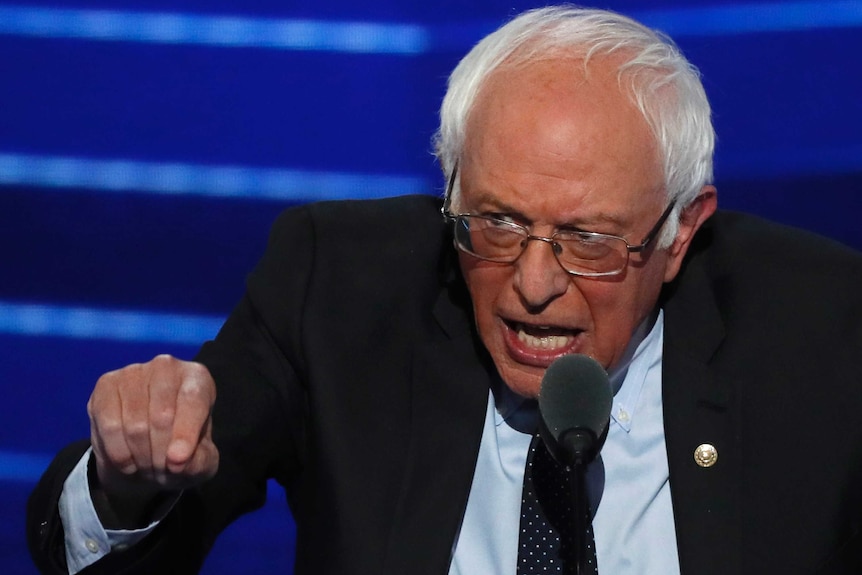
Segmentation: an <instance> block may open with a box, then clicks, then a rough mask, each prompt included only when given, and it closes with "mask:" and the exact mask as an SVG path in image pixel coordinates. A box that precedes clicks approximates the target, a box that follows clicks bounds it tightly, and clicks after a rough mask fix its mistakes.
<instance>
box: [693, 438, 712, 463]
mask: <svg viewBox="0 0 862 575" xmlns="http://www.w3.org/2000/svg"><path fill="white" fill-rule="evenodd" d="M716 461H718V450H717V449H716V448H715V446H714V445H711V444H709V443H701V444H700V445H698V446H697V449H695V450H694V462H695V463H697V464H698V465H700V466H701V467H712V466H713V465H715V462H716Z"/></svg>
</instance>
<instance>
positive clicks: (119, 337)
mask: <svg viewBox="0 0 862 575" xmlns="http://www.w3.org/2000/svg"><path fill="white" fill-rule="evenodd" d="M223 322H224V318H223V317H217V316H211V315H194V314H181V313H165V312H157V311H146V310H125V309H105V308H94V307H84V306H64V305H55V304H37V303H19V302H9V301H0V333H3V334H10V335H21V336H43V337H61V338H73V339H98V340H111V341H125V342H148V343H166V344H182V345H193V346H199V345H201V344H202V343H203V342H205V341H207V340H209V339H212V338H213V337H215V336H216V334H217V333H218V331H219V329H220V328H221V325H222V323H223Z"/></svg>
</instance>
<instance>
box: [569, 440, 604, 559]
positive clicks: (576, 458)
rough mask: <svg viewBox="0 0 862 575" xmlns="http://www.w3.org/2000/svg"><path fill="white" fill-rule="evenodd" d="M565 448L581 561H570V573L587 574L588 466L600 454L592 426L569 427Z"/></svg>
mask: <svg viewBox="0 0 862 575" xmlns="http://www.w3.org/2000/svg"><path fill="white" fill-rule="evenodd" d="M560 443H561V444H562V446H563V451H564V453H565V454H566V455H567V459H568V460H569V461H568V462H567V463H568V465H567V467H568V468H569V470H570V473H569V479H570V485H571V496H572V510H573V512H574V514H575V516H574V518H573V523H574V525H573V527H574V531H575V533H574V543H575V554H576V555H575V556H576V557H577V561H574V562H568V564H567V569H566V571H567V575H585V574H586V573H589V572H590V571H589V570H588V569H587V531H588V530H589V527H590V512H589V505H590V503H589V500H588V499H587V478H586V476H587V465H588V464H589V463H590V462H591V461H592V460H593V459H595V457H596V455H597V454H598V449H597V445H598V440H597V438H596V435H595V433H593V432H592V431H591V430H589V429H584V428H574V429H569V430H566V431H565V432H564V433H563V435H562V436H561V437H560Z"/></svg>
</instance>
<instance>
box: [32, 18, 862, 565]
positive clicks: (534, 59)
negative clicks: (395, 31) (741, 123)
mask: <svg viewBox="0 0 862 575" xmlns="http://www.w3.org/2000/svg"><path fill="white" fill-rule="evenodd" d="M709 115H710V112H709V105H708V103H707V100H706V97H705V95H704V92H703V89H702V87H701V84H700V82H699V80H698V77H697V73H696V71H694V70H693V68H692V67H691V66H690V65H689V64H688V63H687V62H686V60H685V59H684V58H683V57H682V56H681V55H680V54H679V52H678V51H677V50H676V48H675V47H673V45H671V44H670V43H669V42H668V41H666V40H664V39H662V38H661V37H659V36H658V35H656V34H654V33H653V32H651V31H649V30H647V29H645V28H643V27H642V26H640V25H639V24H637V23H635V22H633V21H631V20H628V19H626V18H623V17H621V16H618V15H615V14H612V13H608V12H603V11H593V10H583V9H577V8H571V7H560V8H547V9H542V10H538V11H532V12H528V13H525V14H523V15H521V16H519V17H518V18H516V19H514V20H513V21H512V22H510V23H509V24H507V25H506V26H504V27H503V28H501V29H500V30H498V31H497V32H495V33H493V34H491V35H490V36H488V37H487V38H485V39H484V40H483V41H482V42H481V43H480V44H478V45H477V46H476V47H475V48H474V49H473V50H472V51H471V52H470V53H469V54H468V55H467V56H466V57H465V58H464V59H463V60H462V62H461V63H460V64H459V66H458V67H457V69H456V70H455V71H454V73H453V74H452V77H451V78H450V83H449V90H448V92H447V95H446V98H445V100H444V103H443V107H442V111H441V126H440V130H439V133H438V136H437V142H436V143H437V150H438V155H439V158H440V162H441V165H442V167H443V170H444V172H445V174H446V176H447V180H448V190H447V197H446V201H445V204H444V205H443V206H442V208H443V210H442V211H443V216H442V217H441V215H440V211H441V206H440V204H439V203H438V202H437V201H435V200H434V199H432V198H428V197H411V198H398V199H392V200H384V201H375V202H335V203H327V204H317V205H309V206H305V207H303V208H300V209H297V210H292V211H289V212H286V213H285V214H284V215H283V216H282V217H281V218H280V219H279V221H278V222H277V223H276V224H275V226H274V228H273V231H272V235H271V239H270V245H269V248H268V250H267V252H266V253H265V254H264V256H263V258H262V260H261V262H260V263H259V265H258V266H257V268H256V269H255V271H254V272H253V274H252V275H251V276H250V278H249V281H248V289H247V293H246V295H245V297H244V298H243V299H242V301H241V302H240V303H239V304H238V306H237V307H236V309H235V310H234V312H233V313H232V315H231V316H230V317H229V319H228V320H227V323H226V324H225V326H224V327H223V329H222V330H221V332H220V333H219V335H218V337H217V338H216V339H215V341H212V342H209V343H207V344H205V345H204V346H203V348H202V350H201V352H200V354H199V356H198V357H197V358H196V362H195V363H190V362H182V361H179V360H176V359H173V358H169V357H158V358H156V359H154V360H152V361H150V362H149V363H147V364H142V365H132V366H128V367H126V368H124V369H121V370H119V371H116V372H112V373H108V374H105V375H104V376H103V377H102V378H101V379H100V380H99V381H98V383H97V384H96V387H95V389H94V391H93V394H92V396H91V398H90V402H89V404H88V409H89V414H90V418H91V421H92V434H91V438H90V441H89V442H81V443H78V444H74V445H72V446H70V447H69V448H67V449H66V450H64V451H63V452H62V453H61V454H60V455H59V456H58V458H57V459H56V460H55V462H54V463H53V464H52V466H51V467H50V469H49V470H48V471H47V472H46V475H45V477H44V478H43V480H42V482H41V483H40V485H39V486H38V488H37V489H36V491H35V492H34V494H33V496H32V498H31V502H30V509H29V519H28V530H29V535H30V545H31V550H32V552H33V554H34V558H35V560H36V562H37V564H38V565H39V567H40V569H41V570H42V571H43V572H45V573H76V572H78V571H80V570H83V569H86V572H87V573H116V572H123V573H191V572H195V571H196V570H197V569H198V568H199V566H200V564H201V562H202V561H203V559H204V557H205V555H206V552H207V550H208V549H209V547H210V546H211V545H212V543H213V541H214V539H215V538H216V536H217V534H218V533H219V531H220V530H221V529H222V528H224V527H225V526H226V525H227V524H228V523H229V522H230V521H231V520H233V519H234V518H236V517H237V516H238V515H239V514H241V513H243V512H246V511H249V510H251V509H253V508H255V507H257V506H259V505H261V504H262V502H263V500H264V497H265V490H266V483H267V480H268V479H269V478H276V479H277V480H278V481H279V482H280V483H282V484H283V485H284V486H285V488H286V490H287V493H288V497H289V501H290V503H291V506H292V511H293V513H294V517H295V520H296V524H297V533H298V540H297V557H296V566H295V570H296V573H337V574H346V573H368V574H371V573H374V574H380V573H384V574H405V573H428V574H437V575H445V574H446V573H450V574H461V575H474V574H478V573H497V574H504V573H511V574H514V573H529V572H533V571H541V570H542V569H547V570H549V571H551V572H564V571H565V572H571V570H572V566H573V565H574V564H576V563H577V562H578V561H580V562H581V563H582V566H584V565H586V566H587V567H588V568H589V569H590V570H594V569H595V567H596V562H597V565H598V571H599V572H600V573H605V574H609V573H610V574H615V575H616V574H620V573H661V574H662V575H665V574H670V573H677V572H683V573H696V574H698V575H702V574H711V573H716V574H719V573H720V574H728V573H758V574H760V573H859V572H862V496H860V494H861V493H862V426H859V425H858V424H856V422H855V421H854V419H855V418H854V417H853V414H855V413H857V412H858V411H859V410H860V409H862V376H860V373H859V371H858V369H856V367H855V360H856V357H857V356H858V353H859V351H860V350H862V322H860V321H859V318H860V317H862V297H860V293H862V257H860V256H859V254H857V253H854V252H852V251H850V250H848V249H846V248H842V247H840V246H838V245H836V244H834V243H831V242H829V241H827V240H824V239H820V238H816V237H813V236H811V235H808V234H804V233H802V232H798V231H793V230H789V229H786V228H782V227H779V226H775V225H772V224H768V223H766V222H763V221H760V220H756V219H754V218H751V217H746V216H742V215H739V214H729V213H721V212H718V213H716V190H715V188H714V187H713V186H712V185H711V184H710V181H711V171H712V168H711V166H712V159H711V158H712V148H713V132H712V128H711V124H710V118H709ZM568 354H584V355H588V356H591V357H592V358H594V359H595V360H597V361H598V362H599V363H600V364H601V365H602V366H603V367H604V368H605V369H606V370H607V371H608V373H609V375H610V381H611V385H612V388H613V392H614V394H615V395H614V400H613V410H612V413H611V423H610V427H609V430H608V432H607V438H606V440H605V445H604V448H603V451H602V455H601V458H600V459H599V460H598V461H596V462H594V463H593V464H591V465H590V469H589V471H588V473H587V476H588V483H589V492H590V496H591V500H592V510H593V513H592V522H591V523H592V527H591V528H590V529H589V533H588V534H587V540H588V542H589V543H590V546H589V547H590V552H592V549H591V547H592V545H591V543H592V541H593V540H594V542H595V551H594V552H595V558H593V557H592V556H591V557H588V558H584V557H583V556H582V557H580V558H578V557H575V556H573V553H572V552H571V547H570V545H569V543H568V537H569V535H568V534H567V533H566V526H565V525H559V524H558V522H557V521H555V520H554V519H553V517H552V516H554V515H555V514H556V512H557V511H556V510H557V509H558V507H559V506H560V505H563V506H565V504H564V503H555V504H551V503H547V502H544V501H541V502H540V505H541V506H542V509H543V510H544V511H542V512H536V513H538V514H537V515H535V517H536V518H537V519H536V521H537V522H539V523H542V525H541V526H540V529H545V530H546V531H545V533H544V535H545V536H546V538H547V539H549V540H550V541H549V542H548V543H547V545H548V547H543V545H544V543H536V541H537V540H538V539H541V536H542V533H540V534H539V535H538V536H535V534H534V533H533V532H532V531H531V530H532V529H534V527H535V526H534V525H532V523H533V517H534V516H533V515H531V514H532V513H534V509H535V508H530V509H531V511H529V512H528V511H524V510H523V509H527V507H524V508H523V509H522V498H523V499H524V503H525V505H526V502H527V500H528V496H527V493H528V492H531V490H532V485H533V483H532V482H533V481H534V479H533V474H534V473H538V472H537V471H536V470H537V469H538V464H537V463H535V461H536V460H534V459H533V457H534V456H535V457H537V458H538V457H539V456H540V455H539V454H541V453H544V452H543V451H542V450H543V447H542V446H541V444H540V443H539V444H537V443H535V442H534V441H533V435H534V430H535V427H536V421H537V408H536V402H535V398H536V396H537V394H538V391H539V388H540V384H541V382H542V379H543V376H544V373H545V370H546V368H548V366H549V365H550V364H551V363H552V362H553V361H555V360H556V359H558V358H560V357H561V356H564V355H568ZM528 454H530V455H529V457H528ZM534 463H535V465H534ZM525 466H526V467H528V468H530V469H531V471H530V472H528V473H525ZM558 471H560V470H559V469H558ZM565 471H566V470H564V469H563V470H562V471H561V472H562V473H565ZM527 478H530V479H529V480H528V479H527ZM535 481H537V482H538V481H539V480H538V479H535ZM530 497H532V495H530ZM539 515H543V517H541V518H539ZM544 521H547V522H548V523H547V524H546V523H544ZM534 536H535V537H536V538H534V539H533V540H530V538H531V537H534ZM593 538H594V539H593ZM531 552H532V555H542V556H543V557H542V558H539V559H536V558H535V557H533V556H531ZM542 561H547V563H545V564H542Z"/></svg>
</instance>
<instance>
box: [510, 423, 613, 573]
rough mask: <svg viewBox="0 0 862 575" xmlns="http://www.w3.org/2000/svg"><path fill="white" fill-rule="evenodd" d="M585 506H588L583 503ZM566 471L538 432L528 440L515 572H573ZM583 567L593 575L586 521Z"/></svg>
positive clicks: (593, 556)
mask: <svg viewBox="0 0 862 575" xmlns="http://www.w3.org/2000/svg"><path fill="white" fill-rule="evenodd" d="M585 507H587V509H588V508H589V506H585ZM586 513H588V514H589V511H587V512H586ZM573 515H574V511H573V509H572V489H571V480H570V471H569V470H568V469H567V468H565V467H564V466H562V465H560V464H559V463H557V462H556V461H555V460H554V458H553V457H551V454H550V453H548V450H547V448H546V447H545V444H544V443H543V442H542V440H541V438H540V437H539V435H538V434H536V435H535V436H534V437H533V441H532V443H531V444H530V453H529V454H528V456H527V467H526V468H525V470H524V490H523V495H522V499H521V530H520V540H519V547H518V568H517V573H518V574H519V575H530V574H534V573H536V574H543V575H544V574H549V573H560V574H564V575H569V574H575V573H577V572H578V571H577V569H578V566H577V554H578V550H577V549H576V543H575V538H574V529H576V528H577V525H576V523H575V521H574V517H573ZM587 525H588V529H587V534H586V542H587V560H586V562H585V566H586V571H585V572H582V573H581V574H580V575H597V574H598V570H597V568H596V548H595V543H594V540H593V528H592V524H591V522H590V521H587Z"/></svg>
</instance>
